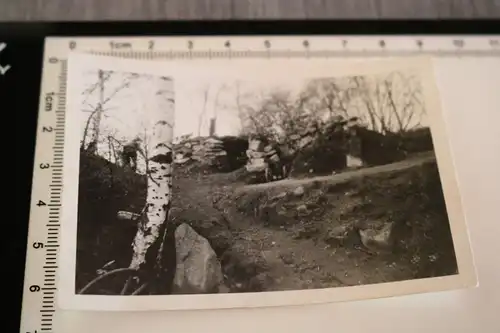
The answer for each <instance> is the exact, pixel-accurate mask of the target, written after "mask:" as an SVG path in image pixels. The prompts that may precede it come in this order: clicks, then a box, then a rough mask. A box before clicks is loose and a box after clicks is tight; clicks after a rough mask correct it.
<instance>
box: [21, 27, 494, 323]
mask: <svg viewBox="0 0 500 333" xmlns="http://www.w3.org/2000/svg"><path fill="white" fill-rule="evenodd" d="M75 50H76V51H82V52H93V53H97V54H103V55H112V56H118V57H129V58H137V59H164V60H186V61H189V60H190V59H207V60H208V59H228V60H232V59H237V58H249V57H253V58H287V57H295V58H315V57H320V58H325V57H326V58H328V57H332V58H333V57H342V58H345V57H387V56H390V57H394V56H413V55H417V54H431V55H434V56H437V57H443V56H452V57H456V56H458V57H460V56H468V57H482V56H488V57H491V56H500V36H496V35H488V36H465V37H464V36H432V37H429V36H355V37H353V36H352V35H350V36H341V35H336V36H300V37H293V36H244V37H237V36H213V37H212V36H211V37H195V36H192V37H190V36H182V37H172V36H168V37H159V36H142V37H136V36H116V37H115V36H109V37H77V36H75V37H48V38H46V40H45V49H44V56H43V57H44V59H43V73H42V83H41V89H40V105H39V111H38V125H37V132H36V138H37V139H36V147H35V162H34V171H33V183H32V196H31V198H32V199H31V200H32V202H31V207H30V220H29V229H28V248H27V254H26V268H25V281H24V290H23V307H22V314H21V331H20V332H22V333H40V332H55V331H54V321H55V319H56V317H57V312H58V308H57V302H56V290H57V270H58V251H59V231H60V226H61V221H60V216H61V207H62V205H63V204H64V202H63V201H62V197H63V179H62V174H63V164H64V156H63V155H64V154H63V151H64V131H65V123H64V122H65V104H66V78H67V57H68V54H69V52H71V51H75ZM56 333H66V332H56Z"/></svg>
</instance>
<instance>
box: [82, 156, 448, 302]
mask: <svg viewBox="0 0 500 333" xmlns="http://www.w3.org/2000/svg"><path fill="white" fill-rule="evenodd" d="M99 168H102V165H100V164H99V163H97V164H96V163H95V161H94V162H93V163H90V164H89V165H88V166H87V167H86V168H82V171H83V172H84V174H83V175H82V178H81V179H80V181H81V183H82V180H83V185H82V187H81V190H80V195H81V196H82V198H83V202H84V203H85V205H86V207H87V209H86V210H85V211H86V212H87V213H85V214H82V215H81V216H80V218H81V221H80V223H82V224H83V225H92V228H90V227H87V228H86V229H85V230H86V231H85V232H82V233H81V234H79V258H80V261H81V262H82V263H84V264H85V265H83V266H82V269H83V270H84V271H85V274H82V275H81V278H80V279H81V280H82V281H81V282H80V283H84V282H85V280H88V279H90V278H92V277H94V276H95V273H94V272H95V269H97V268H99V267H101V265H102V264H103V263H105V262H107V261H108V260H112V259H118V261H119V262H121V263H123V264H125V263H127V262H128V260H129V258H130V256H129V254H130V249H129V246H130V245H129V244H130V241H131V237H133V233H131V232H130V229H131V227H130V226H127V227H126V228H125V229H123V230H124V231H126V232H125V234H121V236H123V237H117V236H116V235H117V234H119V233H117V232H118V231H119V230H121V229H122V228H124V226H123V225H119V224H118V223H119V222H118V221H116V220H113V219H112V218H111V216H113V214H114V213H115V211H116V210H117V209H125V210H130V211H136V212H137V211H140V209H141V208H142V207H141V206H140V203H141V202H143V200H144V194H145V191H144V190H145V188H144V185H145V184H144V180H143V179H142V178H141V177H139V176H137V175H135V174H131V173H123V172H121V171H120V170H114V171H116V172H113V170H111V169H110V170H111V171H110V172H103V171H102V170H101V171H99ZM107 168H108V169H109V166H108V167H107ZM174 175H175V176H174V190H173V191H174V195H173V206H172V211H171V219H170V222H171V223H182V222H187V223H189V224H190V225H191V226H192V227H193V228H194V229H195V230H197V231H198V232H199V233H200V234H202V235H203V236H205V237H206V238H207V239H208V240H209V241H210V242H211V244H212V246H213V247H214V249H215V251H216V252H217V254H218V255H219V257H220V259H221V261H222V265H223V270H224V273H225V276H226V284H227V288H228V291H230V292H247V291H270V290H287V289H288V290H290V289H298V288H323V287H337V286H346V285H356V284H367V283H378V282H387V281H395V280H401V279H408V278H415V277H428V276H440V275H445V274H453V273H455V272H456V263H455V262H454V260H453V257H454V255H453V247H452V241H451V236H450V232H449V228H448V223H447V217H446V211H445V206H444V199H443V196H442V192H441V190H440V182H439V176H438V172H437V167H436V163H435V159H434V157H433V155H432V154H424V155H420V156H417V157H415V158H414V159H412V160H408V161H403V162H400V163H395V164H392V165H386V166H381V167H374V168H370V169H363V170H357V171H350V172H346V173H343V174H338V175H334V176H326V177H316V178H313V179H295V180H284V181H280V182H274V183H269V184H259V185H251V186H249V185H244V184H243V183H239V182H238V177H237V175H236V173H233V174H206V173H204V172H203V170H196V168H193V169H191V170H190V171H189V172H188V171H186V170H185V169H181V168H180V167H178V168H177V169H176V171H175V173H174ZM116 177H119V178H124V179H120V181H119V182H117V178H116ZM110 179H112V180H113V181H112V182H110ZM96 183H99V184H104V185H101V186H100V187H99V188H100V192H99V193H100V194H99V195H100V197H101V198H106V197H110V196H112V197H113V200H112V202H111V203H112V205H111V204H108V205H107V206H106V205H105V206H103V205H101V204H99V202H98V201H99V200H97V199H93V197H94V196H95V195H96V194H95V192H91V191H86V190H85V188H86V187H85V185H86V184H94V186H96V185H95V184H96ZM110 184H111V185H110ZM299 186H300V187H302V188H303V193H302V194H301V195H295V194H293V192H294V191H295V190H296V189H297V187H299ZM87 187H88V186H87ZM110 191H112V192H110ZM96 200H97V201H96ZM125 206H127V207H125ZM92 207H93V208H92ZM89 212H92V214H90V213H89ZM99 216H104V217H106V218H107V219H108V220H106V221H104V220H103V218H102V217H101V218H100V217H99ZM96 219H97V222H96ZM389 220H390V221H393V222H394V223H395V225H396V226H395V229H394V230H395V235H396V237H397V243H396V245H395V246H394V248H393V249H392V251H389V252H386V253H378V252H373V251H371V250H368V249H366V248H365V247H364V246H363V245H362V244H361V242H360V239H359V236H357V230H358V229H359V228H370V227H377V226H379V225H381V224H383V223H386V222H387V221H389ZM338 226H347V227H348V228H349V230H350V233H349V235H348V237H347V238H346V240H345V242H343V243H342V244H338V242H334V241H333V240H332V238H331V237H330V235H331V232H332V230H334V229H335V228H336V227H338ZM117 238H120V239H122V241H120V242H117V241H116V239H117ZM97 239H98V240H99V241H96V240H97ZM113 239H114V240H115V241H112V240H113ZM110 244H112V246H111V247H112V249H110Z"/></svg>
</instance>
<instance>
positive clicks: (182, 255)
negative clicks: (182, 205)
mask: <svg viewBox="0 0 500 333" xmlns="http://www.w3.org/2000/svg"><path fill="white" fill-rule="evenodd" d="M175 247H176V260H177V267H176V270H175V277H174V283H173V288H172V294H207V293H216V292H218V291H219V288H220V286H221V285H222V283H223V275H222V268H221V264H220V262H219V259H218V258H217V255H216V253H215V251H214V250H213V249H212V247H211V246H210V243H209V242H208V240H206V239H205V238H204V237H202V236H200V235H199V234H198V233H197V232H196V231H195V230H194V229H193V228H191V227H190V226H189V225H188V224H186V223H183V224H181V225H179V226H178V227H177V229H176V230H175Z"/></svg>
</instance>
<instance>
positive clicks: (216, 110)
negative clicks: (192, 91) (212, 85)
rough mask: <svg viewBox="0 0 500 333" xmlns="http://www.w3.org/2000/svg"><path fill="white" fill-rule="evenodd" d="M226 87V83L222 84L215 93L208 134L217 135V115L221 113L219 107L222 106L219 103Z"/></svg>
mask: <svg viewBox="0 0 500 333" xmlns="http://www.w3.org/2000/svg"><path fill="white" fill-rule="evenodd" d="M225 88H226V87H225V85H222V86H220V87H219V88H218V89H217V92H216V93H215V98H214V105H213V116H212V117H211V118H210V122H209V125H208V126H209V127H208V136H214V135H215V131H216V128H217V116H218V113H219V108H220V106H221V105H220V103H219V97H220V93H221V92H222V91H224V89H225Z"/></svg>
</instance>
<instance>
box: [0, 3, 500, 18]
mask: <svg viewBox="0 0 500 333" xmlns="http://www.w3.org/2000/svg"><path fill="white" fill-rule="evenodd" d="M1 2H2V4H1V5H0V7H1V8H2V9H1V10H0V21H24V20H35V21H72V20H85V21H88V20H214V19H339V18H351V19H352V18H359V19H363V18H370V19H373V18H384V19H390V18H405V19H407V18H408V19H412V18H413V19H417V18H498V17H500V0H142V1H139V0H2V1H1Z"/></svg>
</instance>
